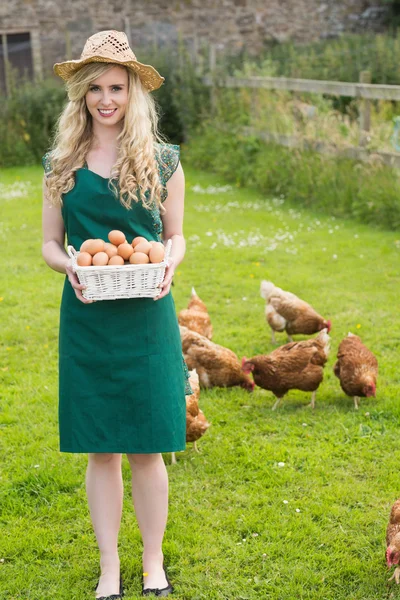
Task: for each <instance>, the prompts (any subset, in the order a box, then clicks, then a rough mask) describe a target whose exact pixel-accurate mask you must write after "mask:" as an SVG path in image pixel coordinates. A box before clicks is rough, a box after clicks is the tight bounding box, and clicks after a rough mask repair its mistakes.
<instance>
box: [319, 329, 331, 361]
mask: <svg viewBox="0 0 400 600" xmlns="http://www.w3.org/2000/svg"><path fill="white" fill-rule="evenodd" d="M317 338H318V339H319V340H320V341H321V342H322V344H323V347H324V353H325V356H326V357H327V358H328V355H329V350H330V348H331V338H330V337H329V335H328V330H327V329H326V328H325V329H321V331H320V332H319V334H318V335H317Z"/></svg>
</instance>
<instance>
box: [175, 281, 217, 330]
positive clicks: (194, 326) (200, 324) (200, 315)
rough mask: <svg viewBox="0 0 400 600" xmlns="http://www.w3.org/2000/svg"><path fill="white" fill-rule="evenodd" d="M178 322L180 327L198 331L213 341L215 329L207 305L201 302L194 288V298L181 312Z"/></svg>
mask: <svg viewBox="0 0 400 600" xmlns="http://www.w3.org/2000/svg"><path fill="white" fill-rule="evenodd" d="M178 322H179V325H182V326H183V327H187V328H188V329H191V330H192V331H196V332H197V333H199V334H200V335H204V336H205V337H206V338H208V339H209V340H211V338H212V334H213V328H212V325H211V319H210V315H209V314H208V311H207V307H206V305H205V304H204V302H203V301H202V300H200V298H199V297H198V295H197V294H196V290H195V289H194V288H192V297H191V299H190V301H189V304H188V307H187V308H184V309H183V310H181V311H180V313H179V315H178Z"/></svg>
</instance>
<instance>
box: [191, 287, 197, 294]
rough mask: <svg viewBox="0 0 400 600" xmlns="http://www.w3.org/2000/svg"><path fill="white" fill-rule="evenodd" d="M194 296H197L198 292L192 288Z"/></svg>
mask: <svg viewBox="0 0 400 600" xmlns="http://www.w3.org/2000/svg"><path fill="white" fill-rule="evenodd" d="M192 296H197V293H196V290H195V289H194V287H192Z"/></svg>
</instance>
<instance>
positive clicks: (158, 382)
mask: <svg viewBox="0 0 400 600" xmlns="http://www.w3.org/2000/svg"><path fill="white" fill-rule="evenodd" d="M156 147H157V150H158V151H157V153H156V156H157V161H158V165H159V175H160V179H161V183H162V184H163V200H165V198H166V196H167V190H166V187H165V184H166V182H167V181H168V179H169V178H170V177H171V175H172V174H173V173H174V171H175V169H176V167H177V165H178V162H179V147H178V146H172V145H170V144H163V145H158V144H157V145H156ZM42 162H43V166H44V169H45V172H46V173H47V174H49V176H51V163H50V158H49V154H45V156H44V157H43V159H42ZM108 183H109V180H108V179H106V178H104V177H101V176H100V175H98V174H96V173H94V172H93V171H89V170H88V168H87V165H85V166H84V167H83V168H81V169H78V171H76V174H75V186H74V187H73V189H72V190H70V191H69V192H68V193H66V194H64V195H63V206H62V216H63V220H64V226H65V231H66V234H67V241H68V244H70V245H72V246H73V247H74V248H75V249H77V250H78V249H79V248H80V246H81V244H82V242H83V241H84V240H86V239H89V238H101V239H103V240H105V241H106V240H107V234H108V232H109V231H110V230H111V229H119V230H121V231H123V232H124V233H125V235H126V237H127V239H128V240H131V239H133V238H134V237H135V236H139V235H140V236H143V237H145V238H147V239H148V240H160V237H161V233H162V221H161V218H160V214H159V211H158V209H157V208H156V207H154V208H153V210H149V209H146V208H145V207H144V206H143V205H142V204H141V203H140V202H137V203H136V202H133V203H132V208H131V209H130V210H128V209H126V208H124V207H123V206H122V204H121V203H120V201H119V199H117V198H116V197H115V196H114V195H113V193H112V192H111V191H110V189H109V187H108ZM188 393H192V392H191V389H190V385H189V382H188V372H187V368H186V365H185V362H184V360H183V357H182V347H181V341H180V335H179V327H178V322H177V317H176V311H175V305H174V301H173V298H172V295H171V293H169V294H168V295H167V296H165V297H164V298H162V299H161V300H157V301H154V300H153V299H152V298H132V299H122V300H102V301H98V302H94V303H92V304H84V303H83V302H81V301H80V300H78V299H77V298H76V296H75V292H74V290H73V288H72V286H71V284H70V282H69V280H68V278H67V277H66V278H65V281H64V288H63V294H62V301H61V309H60V330H59V431H60V451H61V452H117V453H138V454H140V453H143V454H146V453H153V452H172V451H179V450H183V449H184V448H185V441H186V402H185V394H188Z"/></svg>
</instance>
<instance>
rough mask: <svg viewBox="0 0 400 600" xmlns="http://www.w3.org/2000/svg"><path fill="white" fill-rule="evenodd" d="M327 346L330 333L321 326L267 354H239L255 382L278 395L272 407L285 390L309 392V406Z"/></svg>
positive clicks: (316, 386) (312, 403) (246, 371)
mask: <svg viewBox="0 0 400 600" xmlns="http://www.w3.org/2000/svg"><path fill="white" fill-rule="evenodd" d="M329 346H330V337H329V335H328V332H327V330H326V329H323V330H322V331H321V332H320V333H319V334H318V335H317V337H316V338H314V339H311V340H305V341H302V342H291V343H289V344H285V345H284V346H281V347H280V348H277V349H276V350H274V351H273V352H271V353H270V354H267V355H263V354H261V355H258V356H254V357H253V358H250V359H247V358H243V360H242V368H243V371H244V372H245V373H250V372H252V373H253V378H254V381H255V383H256V385H258V386H259V387H262V388H263V389H264V390H269V391H271V392H272V393H273V394H274V395H275V396H276V397H277V398H278V399H277V401H276V402H275V404H274V406H273V407H272V410H275V409H276V407H277V406H278V404H279V402H280V400H281V398H283V396H284V395H285V394H286V393H287V392H288V391H289V390H302V391H303V392H312V397H311V406H312V408H314V407H315V397H316V391H317V389H318V387H319V385H320V383H321V381H322V380H323V377H324V365H325V363H326V361H327V359H328V355H329Z"/></svg>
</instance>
